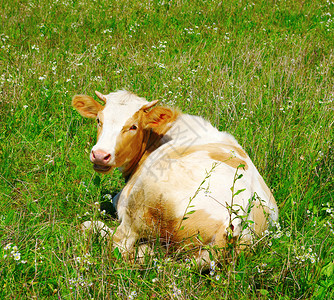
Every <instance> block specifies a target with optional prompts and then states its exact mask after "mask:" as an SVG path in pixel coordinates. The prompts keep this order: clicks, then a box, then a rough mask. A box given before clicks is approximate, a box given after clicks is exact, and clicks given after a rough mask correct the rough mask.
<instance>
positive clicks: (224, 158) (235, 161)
mask: <svg viewBox="0 0 334 300" xmlns="http://www.w3.org/2000/svg"><path fill="white" fill-rule="evenodd" d="M209 156H210V157H211V158H212V159H213V160H217V161H221V162H223V163H224V164H227V165H229V166H231V167H232V168H235V169H236V168H238V167H239V166H240V165H244V167H243V169H245V170H247V169H248V165H247V163H246V162H245V161H244V160H242V159H240V158H237V157H235V156H231V153H226V152H222V151H220V152H209Z"/></svg>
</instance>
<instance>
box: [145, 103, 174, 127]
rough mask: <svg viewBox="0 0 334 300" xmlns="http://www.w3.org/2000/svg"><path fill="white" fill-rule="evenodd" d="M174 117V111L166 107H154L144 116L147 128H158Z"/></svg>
mask: <svg viewBox="0 0 334 300" xmlns="http://www.w3.org/2000/svg"><path fill="white" fill-rule="evenodd" d="M172 119H174V112H173V111H172V110H171V109H169V108H166V107H160V106H158V107H154V108H153V109H151V110H150V111H149V112H147V113H146V115H145V116H144V127H145V128H153V129H154V128H158V127H160V126H163V125H165V124H167V123H169V122H171V121H172Z"/></svg>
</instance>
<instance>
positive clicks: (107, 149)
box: [72, 91, 173, 173]
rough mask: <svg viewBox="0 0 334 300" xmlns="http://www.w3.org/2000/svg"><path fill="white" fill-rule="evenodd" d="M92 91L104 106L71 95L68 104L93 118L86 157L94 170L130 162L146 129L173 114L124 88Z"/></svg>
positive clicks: (138, 151) (143, 142)
mask: <svg viewBox="0 0 334 300" xmlns="http://www.w3.org/2000/svg"><path fill="white" fill-rule="evenodd" d="M95 93H96V95H97V96H98V97H99V98H100V99H101V100H102V101H103V102H104V104H105V105H101V104H100V103H98V102H97V101H95V100H94V99H93V98H92V97H90V96H86V95H76V96H74V97H73V100H72V105H73V106H74V107H75V109H76V110H77V111H78V112H79V113H80V114H81V115H82V116H84V117H87V118H94V119H96V122H97V143H96V145H95V146H94V147H93V148H92V150H91V153H90V160H91V162H92V163H93V164H94V169H95V171H97V172H101V173H108V172H110V170H111V169H113V168H116V167H122V166H125V167H126V165H128V164H130V163H133V161H135V160H136V158H138V156H139V155H141V154H142V151H143V147H145V146H146V142H147V134H148V132H150V131H151V129H153V130H156V129H157V128H159V127H161V126H163V125H164V124H166V123H167V122H168V121H169V120H170V119H171V118H172V115H173V113H172V111H171V110H170V109H168V108H163V107H154V108H152V107H153V106H155V105H156V104H157V102H158V101H157V100H156V101H152V102H148V101H146V100H145V99H144V98H140V97H138V96H136V95H134V94H132V93H130V92H127V91H118V92H115V93H111V94H109V95H102V94H101V93H99V92H95ZM151 108H152V109H151Z"/></svg>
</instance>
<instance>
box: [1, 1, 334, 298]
mask: <svg viewBox="0 0 334 300" xmlns="http://www.w3.org/2000/svg"><path fill="white" fill-rule="evenodd" d="M333 14H334V4H333V2H331V1H268V2H267V1H256V0H255V1H254V2H250V1H243V0H241V1H239V0H238V1H237V0H232V1H223V2H220V1H185V0H184V1H182V0H180V1H168V0H165V1H159V0H154V1H133V3H132V2H129V1H123V0H122V1H107V0H101V1H89V0H81V1H80V0H79V1H76V0H58V1H49V0H39V1H36V0H30V1H28V0H23V1H18V0H12V1H1V3H0V16H1V26H0V46H1V47H0V116H1V118H0V160H1V164H0V243H1V248H0V298H1V299H34V298H38V299H93V298H94V299H127V298H128V299H134V298H138V299H147V298H152V299H160V298H166V299H221V298H224V299H258V298H263V299H267V298H270V299H305V298H314V299H330V298H333V297H334V291H333V287H334V248H333V244H334V239H333V237H334V228H333V226H334V201H333V190H334V188H333V165H334V160H333V156H334V153H333V121H334V117H333V115H334V114H333V107H334V105H333V104H334V101H333V100H334V51H333V49H334V48H333V45H334V19H333ZM121 88H127V89H130V90H132V91H133V92H135V93H138V94H139V95H140V96H144V97H146V98H147V99H148V100H154V99H161V100H162V102H163V103H165V104H168V105H175V106H178V107H180V108H181V109H182V110H183V111H184V112H187V113H192V114H197V115H201V116H203V117H205V118H206V119H208V120H210V121H211V122H212V123H213V124H214V125H215V126H217V127H218V128H219V129H221V130H226V131H229V132H230V133H232V134H234V135H235V136H236V138H237V139H238V140H239V142H240V143H241V145H243V147H244V148H245V149H246V151H247V152H248V153H249V155H250V156H251V158H252V159H253V160H254V162H255V165H256V166H257V167H258V169H259V171H260V173H261V174H262V175H263V176H264V178H265V180H266V182H267V183H268V185H269V186H270V187H271V188H272V189H273V191H274V196H275V198H276V199H277V202H278V205H279V208H280V225H277V228H275V229H273V230H272V231H271V232H269V233H268V234H267V235H266V236H265V237H263V238H261V239H259V240H258V241H257V243H256V245H255V246H253V247H252V248H251V249H250V250H249V251H248V252H247V253H242V254H241V255H240V256H239V258H238V260H237V261H236V262H235V263H233V264H229V263H225V264H224V263H223V264H222V265H219V264H218V262H216V267H215V270H212V272H211V274H199V273H198V272H196V271H195V270H194V269H193V268H192V267H191V264H192V263H191V261H188V260H180V261H174V260H170V259H169V258H166V257H165V256H164V254H163V253H161V252H160V251H159V249H157V255H156V257H155V258H154V259H149V258H148V259H147V262H146V263H145V264H144V265H129V264H128V263H126V262H124V261H122V260H121V259H119V258H118V257H117V253H116V254H115V255H114V254H113V253H109V251H108V248H107V245H106V243H105V241H104V240H102V239H101V238H99V237H95V236H92V237H90V238H89V239H88V240H85V238H84V237H83V236H82V234H80V232H78V230H77V229H76V226H77V225H78V224H80V223H81V222H82V221H83V220H91V219H103V220H105V221H107V222H109V223H112V222H113V221H111V220H109V219H108V218H107V217H105V216H103V215H101V214H100V212H99V210H98V208H99V202H101V201H103V199H106V198H108V195H109V194H112V193H113V192H115V191H118V190H119V189H120V188H121V187H122V184H123V182H122V179H121V176H120V175H119V173H117V172H115V174H114V175H113V176H100V175H98V174H96V173H94V172H93V169H92V167H91V164H90V162H89V159H88V153H89V151H90V148H91V147H92V145H93V144H94V141H95V129H94V126H93V125H92V122H90V121H87V120H83V119H82V118H81V117H80V116H79V115H78V114H77V113H76V112H75V111H74V110H73V109H72V108H71V106H70V103H71V98H72V96H73V95H74V94H77V93H87V94H89V95H93V92H94V90H98V91H101V92H102V93H105V94H106V93H109V92H111V91H115V90H117V89H121ZM106 195H107V196H106ZM249 252H250V254H249Z"/></svg>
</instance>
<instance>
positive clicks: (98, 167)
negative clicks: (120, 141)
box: [90, 150, 111, 173]
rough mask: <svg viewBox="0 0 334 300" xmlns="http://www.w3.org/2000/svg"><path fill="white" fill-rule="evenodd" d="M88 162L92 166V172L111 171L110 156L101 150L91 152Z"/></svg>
mask: <svg viewBox="0 0 334 300" xmlns="http://www.w3.org/2000/svg"><path fill="white" fill-rule="evenodd" d="M90 160H91V162H92V163H93V164H94V170H95V171H97V172H102V173H105V172H108V171H110V169H111V166H110V162H111V154H110V153H107V152H105V151H103V150H92V151H91V153H90Z"/></svg>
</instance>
